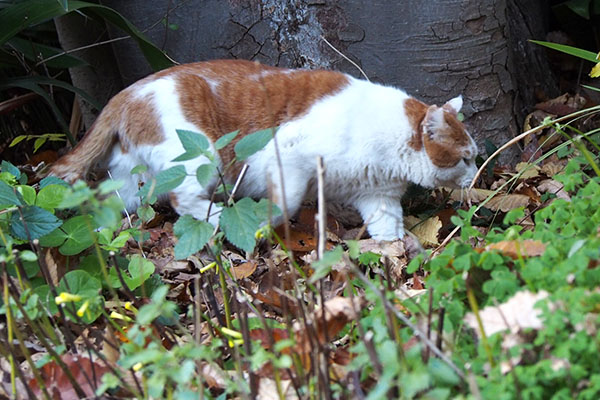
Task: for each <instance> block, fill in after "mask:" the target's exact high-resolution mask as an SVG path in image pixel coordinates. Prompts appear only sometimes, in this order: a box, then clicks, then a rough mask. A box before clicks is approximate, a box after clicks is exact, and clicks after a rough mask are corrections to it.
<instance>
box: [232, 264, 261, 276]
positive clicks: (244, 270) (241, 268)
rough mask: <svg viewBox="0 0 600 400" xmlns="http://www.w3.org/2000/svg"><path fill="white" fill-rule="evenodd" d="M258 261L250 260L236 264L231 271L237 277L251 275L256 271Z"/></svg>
mask: <svg viewBox="0 0 600 400" xmlns="http://www.w3.org/2000/svg"><path fill="white" fill-rule="evenodd" d="M257 266H258V263H257V262H256V261H248V262H245V263H243V264H240V265H236V266H234V267H232V268H231V273H232V274H233V276H234V277H235V279H244V278H247V277H249V276H250V275H252V274H253V273H254V271H256V267H257Z"/></svg>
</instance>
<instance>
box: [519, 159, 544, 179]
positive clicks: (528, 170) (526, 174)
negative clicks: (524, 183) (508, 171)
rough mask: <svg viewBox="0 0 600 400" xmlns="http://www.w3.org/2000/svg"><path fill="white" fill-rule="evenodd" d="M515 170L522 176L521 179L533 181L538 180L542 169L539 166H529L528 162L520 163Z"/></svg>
mask: <svg viewBox="0 0 600 400" xmlns="http://www.w3.org/2000/svg"><path fill="white" fill-rule="evenodd" d="M515 169H516V170H517V172H518V173H519V174H521V176H520V179H531V178H536V177H538V176H539V175H540V173H539V170H540V167H538V166H537V165H533V164H529V163H526V162H520V163H518V164H517V165H516V166H515Z"/></svg>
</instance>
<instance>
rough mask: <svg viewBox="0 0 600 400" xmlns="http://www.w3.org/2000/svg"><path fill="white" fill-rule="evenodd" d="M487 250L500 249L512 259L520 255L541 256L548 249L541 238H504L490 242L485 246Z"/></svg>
mask: <svg viewBox="0 0 600 400" xmlns="http://www.w3.org/2000/svg"><path fill="white" fill-rule="evenodd" d="M485 250H486V251H489V250H498V251H499V252H501V253H502V254H504V255H506V256H508V257H510V258H512V259H517V258H519V256H521V257H537V256H541V255H542V254H544V251H546V245H545V244H544V243H542V242H540V241H539V240H529V239H528V240H503V241H500V242H496V243H490V244H489V245H487V246H486V247H485Z"/></svg>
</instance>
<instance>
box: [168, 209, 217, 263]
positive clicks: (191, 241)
mask: <svg viewBox="0 0 600 400" xmlns="http://www.w3.org/2000/svg"><path fill="white" fill-rule="evenodd" d="M213 230H214V227H213V226H212V225H211V224H209V223H208V222H205V221H199V220H197V219H195V218H194V217H192V216H191V215H182V216H181V217H180V218H179V220H177V222H176V223H175V225H173V232H175V235H176V236H177V238H178V239H179V241H178V242H177V244H176V245H175V258H176V259H178V260H181V259H184V258H187V257H188V256H190V255H192V254H194V253H195V252H197V251H199V250H200V249H202V247H204V245H205V244H206V243H208V241H209V240H210V237H211V235H212V233H213Z"/></svg>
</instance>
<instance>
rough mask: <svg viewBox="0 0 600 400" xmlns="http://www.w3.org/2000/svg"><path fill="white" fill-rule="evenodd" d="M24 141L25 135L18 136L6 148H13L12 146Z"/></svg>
mask: <svg viewBox="0 0 600 400" xmlns="http://www.w3.org/2000/svg"><path fill="white" fill-rule="evenodd" d="M25 139H27V135H19V136H17V137H15V138H14V139H13V140H12V142H10V144H9V145H8V147H14V146H16V145H18V144H19V143H21V142H22V141H23V140H25Z"/></svg>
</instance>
